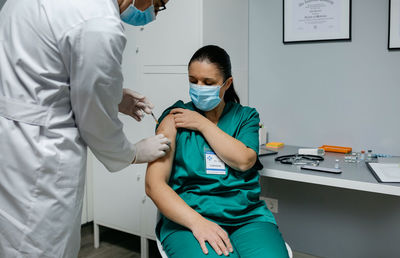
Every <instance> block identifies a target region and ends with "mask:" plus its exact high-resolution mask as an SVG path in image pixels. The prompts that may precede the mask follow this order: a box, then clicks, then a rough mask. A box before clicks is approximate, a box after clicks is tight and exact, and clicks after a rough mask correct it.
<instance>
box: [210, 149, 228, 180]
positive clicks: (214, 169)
mask: <svg viewBox="0 0 400 258" xmlns="http://www.w3.org/2000/svg"><path fill="white" fill-rule="evenodd" d="M205 159H206V173H207V174H208V175H226V169H225V163H224V162H223V161H222V160H221V159H220V158H218V156H217V155H216V154H215V153H214V152H213V151H209V150H207V151H205Z"/></svg>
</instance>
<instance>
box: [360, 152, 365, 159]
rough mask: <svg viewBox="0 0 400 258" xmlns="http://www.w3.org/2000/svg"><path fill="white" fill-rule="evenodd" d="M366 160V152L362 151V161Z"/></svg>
mask: <svg viewBox="0 0 400 258" xmlns="http://www.w3.org/2000/svg"><path fill="white" fill-rule="evenodd" d="M364 160H365V151H364V150H361V155H360V161H364Z"/></svg>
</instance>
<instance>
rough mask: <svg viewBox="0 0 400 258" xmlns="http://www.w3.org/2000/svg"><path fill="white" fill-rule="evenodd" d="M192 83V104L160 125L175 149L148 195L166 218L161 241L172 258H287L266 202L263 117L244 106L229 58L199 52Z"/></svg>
mask: <svg viewBox="0 0 400 258" xmlns="http://www.w3.org/2000/svg"><path fill="white" fill-rule="evenodd" d="M189 81H190V91H189V93H190V97H191V99H192V102H189V103H186V104H184V103H183V102H182V101H178V102H177V103H175V104H174V105H173V106H172V107H170V108H168V109H167V110H166V111H165V112H164V113H163V115H162V116H161V118H160V121H162V122H161V124H160V125H159V127H158V128H157V134H160V133H162V134H164V135H165V136H166V137H168V138H169V139H170V140H171V152H169V153H168V154H167V156H165V157H164V158H162V159H159V160H157V161H155V162H153V163H150V164H149V165H148V168H147V174H146V193H147V195H148V196H149V197H150V198H151V199H152V200H153V201H154V203H155V204H156V205H157V207H158V209H159V210H160V211H161V213H162V214H163V216H162V217H161V220H160V221H159V223H158V225H157V236H158V238H159V239H160V241H161V243H162V245H163V248H164V250H165V251H166V253H167V255H168V257H172V258H174V257H182V258H188V257H190V258H193V257H219V255H222V254H224V255H225V256H228V255H229V256H230V257H252V258H254V257H274V258H275V257H288V253H287V251H286V247H285V242H284V240H283V239H282V236H281V234H280V232H279V231H278V227H277V225H276V222H275V219H274V217H273V215H272V213H271V212H270V211H269V210H268V208H267V207H266V205H265V202H264V201H261V200H260V199H259V195H260V185H259V175H258V172H257V170H259V169H260V168H262V166H261V164H260V163H259V161H258V159H257V153H258V147H259V143H258V129H259V116H258V113H257V111H256V110H255V109H254V108H249V107H243V106H241V105H240V104H239V98H238V96H237V95H236V93H235V90H234V88H233V78H232V74H231V63H230V58H229V55H228V54H227V53H226V52H225V50H223V49H221V48H219V47H217V46H205V47H203V48H201V49H199V50H198V51H197V52H196V53H195V54H194V56H193V57H192V59H191V60H190V62H189Z"/></svg>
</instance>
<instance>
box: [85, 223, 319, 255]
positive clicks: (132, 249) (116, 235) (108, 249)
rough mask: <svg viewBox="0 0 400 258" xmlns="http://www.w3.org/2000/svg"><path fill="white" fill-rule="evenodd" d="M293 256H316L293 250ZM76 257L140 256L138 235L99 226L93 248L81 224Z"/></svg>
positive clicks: (153, 246) (90, 231)
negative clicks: (96, 245)
mask: <svg viewBox="0 0 400 258" xmlns="http://www.w3.org/2000/svg"><path fill="white" fill-rule="evenodd" d="M149 253H150V255H149V256H150V258H160V257H161V256H160V254H159V253H158V249H157V245H156V243H155V242H154V241H150V243H149ZM293 256H294V258H317V257H315V256H311V255H308V254H303V253H298V252H294V255H293ZM78 258H140V237H137V236H134V235H131V234H127V233H124V232H121V231H117V230H113V229H109V228H104V227H100V247H99V248H98V249H95V248H94V240H93V224H92V223H88V224H86V225H84V226H82V232H81V250H80V252H79V256H78Z"/></svg>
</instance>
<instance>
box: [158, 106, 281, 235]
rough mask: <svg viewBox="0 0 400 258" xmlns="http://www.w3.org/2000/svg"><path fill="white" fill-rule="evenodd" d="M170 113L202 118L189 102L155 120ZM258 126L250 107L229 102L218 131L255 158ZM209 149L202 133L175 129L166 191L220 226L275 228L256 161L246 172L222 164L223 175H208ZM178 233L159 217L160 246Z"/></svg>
mask: <svg viewBox="0 0 400 258" xmlns="http://www.w3.org/2000/svg"><path fill="white" fill-rule="evenodd" d="M174 108H184V109H189V110H193V111H197V112H198V113H200V114H202V115H204V112H203V111H201V110H199V109H197V108H196V107H195V106H194V105H193V103H192V102H189V103H183V102H182V101H178V102H176V103H175V104H174V105H173V106H171V107H169V108H168V109H167V110H165V111H164V113H163V114H162V116H161V117H160V119H159V121H160V122H161V121H162V120H163V119H164V118H165V117H166V116H167V115H168V114H169V113H170V111H171V110H172V109H174ZM259 123H260V119H259V115H258V112H257V111H256V110H255V109H254V108H250V107H244V106H242V105H240V104H238V103H234V102H227V103H226V105H225V107H224V110H223V112H222V115H221V117H220V119H219V121H218V127H219V128H220V129H221V130H222V131H224V132H225V133H227V134H228V135H230V136H232V137H234V138H235V139H237V140H239V141H241V142H242V143H243V144H244V145H246V146H247V147H249V148H251V149H253V150H254V151H255V152H256V153H257V154H258V147H259V142H258V130H259ZM210 150H211V151H212V149H211V147H210V146H209V144H208V143H207V141H206V139H205V138H204V137H203V135H202V134H201V133H199V132H197V131H192V130H188V129H181V128H180V129H178V132H177V135H176V150H175V158H174V163H173V166H172V171H171V176H170V179H169V186H170V187H171V188H172V189H173V190H174V191H175V192H176V193H177V194H178V195H179V196H180V197H181V198H182V199H183V200H184V201H185V202H186V204H188V205H189V206H190V207H191V208H193V209H194V210H196V211H197V212H198V213H200V214H201V215H202V216H203V217H205V218H206V219H208V220H210V221H213V222H215V223H217V224H218V225H220V226H241V225H244V224H247V223H249V222H271V223H273V224H276V221H275V218H274V216H273V215H272V213H271V212H270V211H269V210H268V208H267V207H266V205H265V202H264V201H262V200H260V198H259V196H260V191H261V189H260V184H259V174H258V170H260V169H262V165H261V163H260V162H259V160H258V159H257V163H256V164H255V165H254V167H253V168H251V169H249V170H247V171H245V172H240V171H237V170H235V169H233V168H231V167H229V166H228V165H225V166H226V173H225V174H223V175H221V174H207V173H206V161H205V152H206V151H207V152H208V151H210ZM182 228H183V227H182V226H180V225H179V224H176V223H175V222H173V221H171V220H169V219H168V218H166V217H164V216H161V219H160V221H159V223H158V225H157V229H156V232H157V236H158V238H159V239H160V241H161V242H162V241H163V240H164V239H165V238H166V237H167V236H168V235H170V234H171V233H173V232H175V231H177V230H181V229H182Z"/></svg>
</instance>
